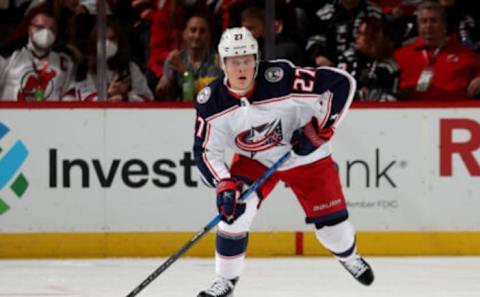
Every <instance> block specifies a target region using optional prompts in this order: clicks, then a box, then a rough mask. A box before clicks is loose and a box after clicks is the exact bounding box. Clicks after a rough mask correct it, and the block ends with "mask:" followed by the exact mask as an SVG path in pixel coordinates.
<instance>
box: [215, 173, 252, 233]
mask: <svg viewBox="0 0 480 297" xmlns="http://www.w3.org/2000/svg"><path fill="white" fill-rule="evenodd" d="M243 185H244V183H243V182H242V181H241V180H238V179H236V178H225V179H222V180H220V181H219V182H218V184H217V208H218V212H219V213H221V214H222V215H223V217H222V221H225V222H226V223H227V224H232V223H233V222H234V221H235V220H236V219H237V218H238V217H239V216H241V215H242V214H243V213H244V212H245V206H246V204H245V202H244V201H239V198H240V195H241V194H242V191H243Z"/></svg>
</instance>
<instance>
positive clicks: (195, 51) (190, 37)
mask: <svg viewBox="0 0 480 297" xmlns="http://www.w3.org/2000/svg"><path fill="white" fill-rule="evenodd" d="M210 38H211V31H210V23H209V18H208V16H207V15H204V14H202V13H196V14H193V15H192V16H191V17H190V18H189V19H188V21H187V23H186V26H185V29H184V30H183V43H184V46H183V48H182V49H181V50H173V51H172V52H170V54H169V55H168V57H167V60H166V61H165V65H164V74H163V76H162V78H161V79H160V82H159V83H158V85H157V88H156V94H157V96H158V98H160V100H171V99H174V100H183V99H184V98H183V94H182V89H183V84H184V82H185V80H184V74H186V73H187V72H189V73H190V74H193V78H194V81H195V90H194V92H195V94H196V93H198V92H199V91H200V90H201V89H203V87H205V86H206V85H208V84H209V83H210V82H212V81H213V80H214V79H215V78H217V77H218V76H219V75H220V73H221V70H220V68H219V66H218V61H217V60H218V59H217V56H216V51H215V49H214V48H212V46H211V42H210ZM189 99H191V98H189ZM187 100H188V99H187Z"/></svg>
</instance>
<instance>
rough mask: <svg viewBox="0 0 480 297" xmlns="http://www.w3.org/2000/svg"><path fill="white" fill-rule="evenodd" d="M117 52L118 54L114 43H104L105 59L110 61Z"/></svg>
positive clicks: (108, 41) (108, 40) (109, 41)
mask: <svg viewBox="0 0 480 297" xmlns="http://www.w3.org/2000/svg"><path fill="white" fill-rule="evenodd" d="M117 52H118V46H117V44H116V43H115V42H114V41H111V40H110V39H107V41H106V43H105V55H106V57H107V59H110V58H111V57H113V56H115V55H116V54H117Z"/></svg>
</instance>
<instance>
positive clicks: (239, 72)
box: [225, 55, 256, 91]
mask: <svg viewBox="0 0 480 297" xmlns="http://www.w3.org/2000/svg"><path fill="white" fill-rule="evenodd" d="M255 67H256V61H255V55H247V56H238V57H228V58H225V72H226V74H227V77H228V82H229V83H230V87H231V88H232V89H235V90H240V91H248V90H249V88H251V87H252V85H253V80H254V78H255Z"/></svg>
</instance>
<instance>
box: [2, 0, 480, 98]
mask: <svg viewBox="0 0 480 297" xmlns="http://www.w3.org/2000/svg"><path fill="white" fill-rule="evenodd" d="M99 1H102V0H99ZM98 3H100V2H98ZM98 3H97V1H96V0H0V101H98V100H107V101H130V102H146V101H192V100H194V97H195V94H196V93H198V92H199V91H200V90H201V89H202V88H203V87H205V86H206V85H207V84H209V83H210V82H211V81H212V80H214V79H215V78H217V77H219V76H221V75H222V71H221V69H220V67H219V61H218V56H217V53H216V47H217V44H218V41H219V38H220V35H221V33H222V32H223V30H225V29H226V28H229V27H237V26H245V27H246V28H248V29H249V30H250V31H251V32H252V33H253V35H254V37H255V38H257V40H258V42H259V45H260V48H261V49H262V51H261V56H262V59H288V60H290V61H291V62H293V63H294V64H296V65H298V66H302V67H318V66H331V67H337V68H340V69H343V70H345V71H347V72H349V73H350V74H352V75H353V76H354V77H355V78H356V79H357V83H358V90H357V94H356V98H355V100H357V101H381V102H385V101H404V100H429V101H446V100H448V101H456V100H475V99H478V98H480V56H479V53H480V24H479V22H480V2H479V1H467V0H438V1H418V0H417V1H415V0H375V1H374V0H370V1H369V0H290V1H288V0H264V1H256V0H223V1H221V0H197V1H195V0H105V2H102V6H97V4H98ZM102 82H103V84H102ZM101 86H104V89H105V90H104V92H100V90H99V88H102V87H101Z"/></svg>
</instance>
